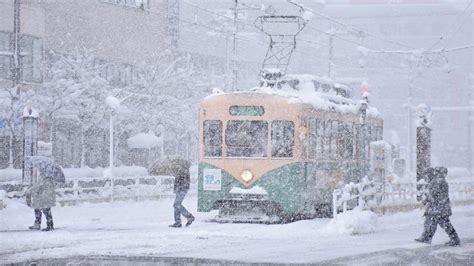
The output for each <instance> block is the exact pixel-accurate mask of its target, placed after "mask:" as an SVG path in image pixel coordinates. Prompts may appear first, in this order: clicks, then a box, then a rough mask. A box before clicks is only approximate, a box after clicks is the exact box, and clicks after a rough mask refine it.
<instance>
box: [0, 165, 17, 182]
mask: <svg viewBox="0 0 474 266" xmlns="http://www.w3.org/2000/svg"><path fill="white" fill-rule="evenodd" d="M21 176H22V171H21V169H15V168H5V169H0V182H2V181H11V180H21Z"/></svg>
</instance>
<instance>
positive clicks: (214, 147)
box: [203, 120, 222, 157]
mask: <svg viewBox="0 0 474 266" xmlns="http://www.w3.org/2000/svg"><path fill="white" fill-rule="evenodd" d="M203 137H204V156H206V157H221V156H222V121H220V120H206V121H204V136H203Z"/></svg>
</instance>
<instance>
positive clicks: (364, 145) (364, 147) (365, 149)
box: [360, 124, 370, 160]
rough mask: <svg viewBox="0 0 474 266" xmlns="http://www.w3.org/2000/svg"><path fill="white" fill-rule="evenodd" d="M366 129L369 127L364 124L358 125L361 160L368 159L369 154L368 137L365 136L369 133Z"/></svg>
mask: <svg viewBox="0 0 474 266" xmlns="http://www.w3.org/2000/svg"><path fill="white" fill-rule="evenodd" d="M368 128H369V126H368V125H366V124H363V125H360V144H361V148H360V158H361V159H363V160H364V159H367V158H368V153H369V143H370V141H369V137H370V135H367V134H368V133H369V130H368Z"/></svg>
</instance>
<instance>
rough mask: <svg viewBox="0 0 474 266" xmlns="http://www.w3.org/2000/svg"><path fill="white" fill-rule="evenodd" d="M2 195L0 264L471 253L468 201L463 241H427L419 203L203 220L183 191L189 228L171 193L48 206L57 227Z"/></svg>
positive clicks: (365, 259)
mask: <svg viewBox="0 0 474 266" xmlns="http://www.w3.org/2000/svg"><path fill="white" fill-rule="evenodd" d="M6 203H7V207H6V208H5V209H3V210H0V264H2V263H14V262H24V261H31V260H41V259H58V258H80V257H82V258H84V257H85V256H87V257H86V258H89V259H92V258H94V256H107V257H109V258H111V257H114V258H126V257H135V258H137V257H139V258H142V259H150V258H151V257H152V258H156V257H166V258H169V257H178V258H199V259H219V260H226V261H234V262H235V261H238V262H273V263H275V262H279V263H312V262H333V263H347V262H351V263H361V264H365V263H374V262H377V263H380V262H382V263H386V262H397V263H402V262H418V263H422V264H426V263H428V262H430V261H431V262H433V260H434V262H437V263H439V262H440V261H443V260H444V261H445V262H446V260H447V261H450V262H460V263H462V262H464V263H466V264H469V262H470V261H471V262H472V260H473V259H474V255H473V254H474V228H473V225H474V206H473V205H469V206H457V207H455V208H454V214H453V216H452V221H453V224H454V226H455V227H456V229H457V230H458V232H459V235H460V236H461V239H462V242H463V244H462V246H461V247H454V248H452V247H451V248H449V247H444V245H442V244H443V243H444V242H446V241H447V240H448V238H447V236H446V235H445V234H444V232H442V230H440V229H438V230H439V231H438V233H437V234H436V235H435V238H434V240H433V244H432V245H431V246H428V245H424V244H420V243H416V242H414V241H413V239H414V238H415V237H418V236H419V235H420V233H421V231H422V224H423V218H422V211H421V210H415V211H412V212H409V213H398V214H392V215H386V216H382V217H376V216H374V215H373V214H371V213H366V212H355V213H353V214H352V215H345V217H344V216H342V217H341V218H339V220H337V221H334V220H331V219H314V220H304V221H298V222H294V223H290V224H277V225H265V224H220V223H214V222H211V221H210V220H211V219H212V218H213V217H214V216H215V215H216V213H197V212H196V198H194V197H190V198H187V199H185V202H184V204H185V206H188V207H189V209H190V210H191V211H192V212H193V213H195V214H196V216H197V219H196V221H195V222H194V224H193V225H192V226H190V227H188V228H169V227H168V225H169V224H171V223H172V219H173V218H172V217H173V214H172V213H173V212H172V211H173V210H172V200H171V199H163V200H161V201H146V202H114V203H100V204H82V205H78V206H69V207H54V208H53V216H54V222H55V227H56V228H57V230H55V231H53V232H41V231H29V230H27V228H28V226H30V225H31V224H32V223H33V211H32V210H31V209H29V208H28V207H27V206H26V205H24V204H23V203H22V202H18V201H11V200H7V202H6ZM349 213H350V212H349ZM349 213H348V214H349ZM43 219H44V218H43ZM43 225H44V221H43ZM423 258H426V260H425V259H423ZM436 258H438V259H440V260H436ZM71 260H72V259H71Z"/></svg>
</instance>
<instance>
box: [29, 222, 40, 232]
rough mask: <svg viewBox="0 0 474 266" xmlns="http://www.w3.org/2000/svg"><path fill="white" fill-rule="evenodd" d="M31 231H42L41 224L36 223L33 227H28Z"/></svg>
mask: <svg viewBox="0 0 474 266" xmlns="http://www.w3.org/2000/svg"><path fill="white" fill-rule="evenodd" d="M28 229H30V230H40V229H41V224H39V223H36V222H35V223H34V224H33V225H32V226H30V227H28Z"/></svg>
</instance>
